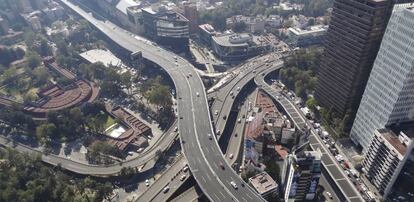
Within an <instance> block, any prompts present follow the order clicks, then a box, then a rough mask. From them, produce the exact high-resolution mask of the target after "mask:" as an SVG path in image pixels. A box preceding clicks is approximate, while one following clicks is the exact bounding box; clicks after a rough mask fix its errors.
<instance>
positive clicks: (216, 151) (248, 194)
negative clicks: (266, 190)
mask: <svg viewBox="0 0 414 202" xmlns="http://www.w3.org/2000/svg"><path fill="white" fill-rule="evenodd" d="M200 101H201V100H200ZM204 102H205V101H204ZM198 123H199V124H200V125H204V124H207V123H206V121H205V120H203V119H199V120H198ZM207 132H208V131H204V134H203V133H198V135H199V137H200V141H201V139H203V140H204V141H206V142H211V143H210V144H207V145H206V146H204V147H202V149H203V152H204V153H207V149H206V148H208V149H210V150H212V151H213V152H211V154H210V155H206V158H207V159H206V160H207V162H209V163H210V164H211V163H212V162H214V164H215V166H214V169H215V174H216V175H217V177H218V179H219V180H220V181H221V182H222V184H223V185H224V186H226V188H227V190H228V191H229V192H231V193H232V195H233V196H237V199H242V200H249V199H250V198H251V199H252V200H255V201H261V200H262V199H261V198H260V197H257V196H258V195H257V194H256V193H255V192H253V190H251V189H249V188H248V185H246V184H245V183H243V184H245V185H244V187H241V183H242V179H241V178H240V177H239V176H238V175H237V174H236V173H235V172H234V171H233V170H232V169H231V167H230V166H229V165H228V164H227V162H226V161H225V159H224V157H223V155H222V154H221V151H220V148H219V146H218V144H217V141H215V140H209V138H208V136H207V134H206V133H207ZM210 145H211V147H210ZM220 164H222V165H223V166H224V170H223V169H221V166H220ZM217 168H218V169H217ZM231 181H234V182H235V183H236V184H237V185H238V187H240V188H239V189H234V188H233V187H232V186H231V185H230V182H231Z"/></svg>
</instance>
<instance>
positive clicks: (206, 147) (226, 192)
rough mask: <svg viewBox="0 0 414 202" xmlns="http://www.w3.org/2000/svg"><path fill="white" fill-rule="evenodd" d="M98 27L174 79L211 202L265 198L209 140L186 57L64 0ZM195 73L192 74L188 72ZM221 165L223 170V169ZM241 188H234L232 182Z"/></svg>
mask: <svg viewBox="0 0 414 202" xmlns="http://www.w3.org/2000/svg"><path fill="white" fill-rule="evenodd" d="M61 2H62V3H64V4H65V5H66V6H67V7H69V8H71V9H72V10H74V11H75V12H76V13H78V14H79V15H80V16H82V17H83V18H85V19H86V20H88V21H89V22H90V23H91V24H92V25H94V26H95V27H96V28H97V29H98V30H100V31H101V32H102V33H104V34H105V35H106V36H107V37H109V38H110V39H111V40H113V41H114V42H115V43H117V44H118V45H119V46H121V47H123V48H125V49H126V50H129V51H130V52H131V53H133V52H137V51H141V52H142V55H143V57H144V58H145V59H147V60H149V61H152V62H153V63H155V64H157V65H159V66H160V67H162V68H163V69H164V70H165V71H166V72H167V73H168V74H169V75H170V77H171V78H172V80H173V82H174V84H175V87H176V92H177V97H178V115H179V121H178V122H179V134H180V139H181V144H182V149H183V153H184V155H185V157H186V159H187V161H188V165H189V167H190V170H191V172H192V174H193V176H194V178H195V179H196V181H197V183H198V184H199V186H200V188H201V189H202V190H203V192H204V193H205V194H206V195H207V197H208V198H209V199H210V200H212V201H264V199H263V198H262V197H261V196H260V195H258V194H257V193H256V192H255V191H254V190H252V189H251V188H250V186H246V185H245V183H244V182H243V180H242V179H241V178H240V177H239V176H238V175H237V174H236V173H235V172H234V171H233V169H231V167H230V166H229V165H228V164H227V163H226V161H225V159H224V156H223V155H222V153H221V151H220V148H219V145H218V143H217V141H216V140H215V139H214V138H213V139H210V138H209V137H208V134H214V133H213V130H212V125H211V120H210V111H209V108H208V103H207V98H206V93H205V90H204V85H203V83H202V81H201V78H200V77H199V76H198V74H197V73H196V71H195V70H194V66H193V65H191V64H190V63H189V62H188V61H187V60H185V59H183V58H181V57H179V56H177V55H175V54H174V53H172V52H170V51H166V50H164V49H162V48H161V47H158V46H155V45H154V44H151V43H147V42H145V41H140V40H137V39H136V38H134V36H133V35H132V34H130V33H128V32H125V31H122V30H121V28H119V27H117V26H116V25H114V24H112V23H110V22H109V21H100V20H97V19H95V18H94V17H93V16H92V14H91V13H87V12H85V11H84V10H82V9H81V8H80V7H78V6H76V5H74V4H72V3H71V2H69V1H66V0H61ZM190 74H191V75H192V76H189V75H190ZM221 165H222V166H223V167H224V169H222V168H221ZM231 181H233V182H235V183H236V184H237V185H238V186H239V187H240V188H239V189H234V188H233V187H232V186H231V184H230V182H231Z"/></svg>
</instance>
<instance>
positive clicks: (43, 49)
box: [39, 39, 52, 57]
mask: <svg viewBox="0 0 414 202" xmlns="http://www.w3.org/2000/svg"><path fill="white" fill-rule="evenodd" d="M39 54H40V55H41V56H43V57H44V56H48V55H51V54H52V48H51V47H50V46H49V44H48V42H47V40H46V39H41V40H40V53H39Z"/></svg>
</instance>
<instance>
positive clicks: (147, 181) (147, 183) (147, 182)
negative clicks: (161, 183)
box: [145, 179, 149, 187]
mask: <svg viewBox="0 0 414 202" xmlns="http://www.w3.org/2000/svg"><path fill="white" fill-rule="evenodd" d="M145 186H147V187H148V186H149V180H148V179H146V180H145Z"/></svg>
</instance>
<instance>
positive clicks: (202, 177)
mask: <svg viewBox="0 0 414 202" xmlns="http://www.w3.org/2000/svg"><path fill="white" fill-rule="evenodd" d="M201 179H202V180H203V182H204V183H206V179H205V178H204V176H203V175H202V176H201Z"/></svg>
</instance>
